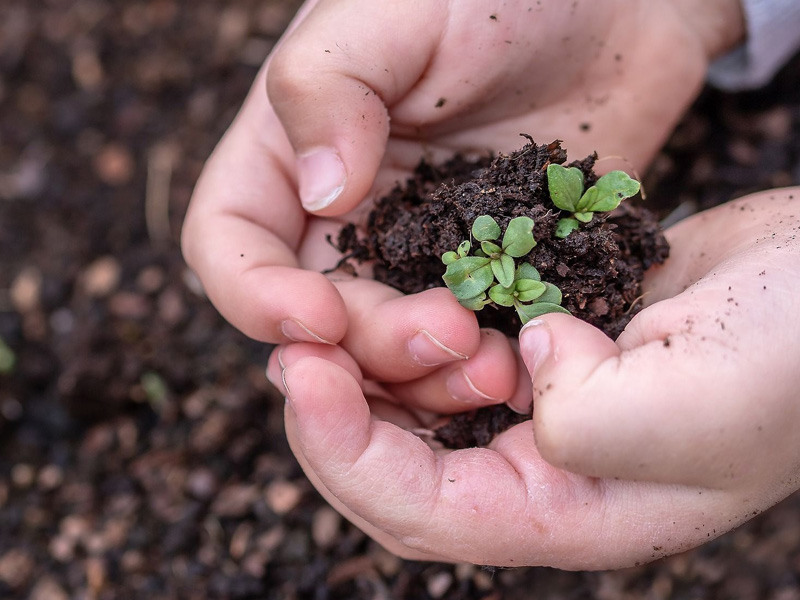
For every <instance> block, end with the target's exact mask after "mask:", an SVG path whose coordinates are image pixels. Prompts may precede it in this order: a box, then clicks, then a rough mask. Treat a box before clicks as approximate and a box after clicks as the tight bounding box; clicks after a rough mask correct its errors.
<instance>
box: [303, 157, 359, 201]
mask: <svg viewBox="0 0 800 600" xmlns="http://www.w3.org/2000/svg"><path fill="white" fill-rule="evenodd" d="M297 180H298V187H299V188H300V201H301V202H302V203H303V207H304V208H305V209H306V210H311V211H313V210H320V209H323V208H325V207H326V206H328V205H329V204H330V203H331V202H333V201H334V200H336V198H338V197H339V194H341V193H342V190H343V189H344V183H345V181H346V180H347V172H346V171H345V169H344V163H342V159H341V158H339V153H338V152H336V150H334V149H333V148H317V149H316V150H312V151H311V152H308V153H306V154H303V155H302V156H300V157H299V158H298V159H297Z"/></svg>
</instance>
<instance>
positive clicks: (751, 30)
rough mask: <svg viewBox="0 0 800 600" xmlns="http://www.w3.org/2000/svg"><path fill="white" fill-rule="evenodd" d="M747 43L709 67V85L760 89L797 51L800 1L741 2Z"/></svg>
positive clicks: (750, 0) (799, 27)
mask: <svg viewBox="0 0 800 600" xmlns="http://www.w3.org/2000/svg"><path fill="white" fill-rule="evenodd" d="M742 8H743V9H744V15H745V21H746V25H747V40H746V42H745V43H744V44H742V45H741V46H739V47H737V48H735V49H734V50H733V51H731V52H730V53H728V54H726V55H725V56H722V57H720V58H719V59H717V60H716V61H714V62H713V63H712V64H711V66H710V67H709V71H708V81H709V83H711V85H714V86H716V87H718V88H722V89H725V90H729V91H739V90H748V89H755V88H759V87H762V86H764V85H766V84H767V83H769V82H770V80H771V79H772V77H773V76H774V75H775V73H777V71H778V70H779V69H780V68H781V67H782V66H783V65H784V64H785V63H786V62H787V61H788V60H789V59H790V58H791V57H792V56H793V55H794V53H795V52H796V51H797V50H798V48H800V0H742Z"/></svg>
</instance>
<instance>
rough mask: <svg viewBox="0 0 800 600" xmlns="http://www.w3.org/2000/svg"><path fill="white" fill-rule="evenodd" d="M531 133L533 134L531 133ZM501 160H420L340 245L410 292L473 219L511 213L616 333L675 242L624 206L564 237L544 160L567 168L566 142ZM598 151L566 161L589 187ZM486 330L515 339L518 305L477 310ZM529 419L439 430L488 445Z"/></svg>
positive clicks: (570, 305) (568, 287)
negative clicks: (647, 275)
mask: <svg viewBox="0 0 800 600" xmlns="http://www.w3.org/2000/svg"><path fill="white" fill-rule="evenodd" d="M526 137H527V136H526ZM528 139H529V142H530V143H528V144H526V145H525V146H524V147H523V148H522V149H521V150H518V151H516V152H513V153H512V154H511V155H508V156H507V155H503V154H501V155H499V156H497V157H496V158H492V157H484V158H479V159H476V160H468V159H466V158H464V157H462V156H456V157H455V158H453V159H452V160H450V161H448V162H446V163H444V164H443V165H441V166H433V165H430V164H428V163H427V162H424V161H423V162H421V163H420V164H419V166H418V167H417V169H416V170H415V172H414V175H413V177H412V178H411V179H409V180H408V181H406V182H405V183H403V184H398V185H397V186H396V187H395V188H394V189H393V190H392V191H391V192H389V193H388V194H387V195H386V196H385V197H383V198H381V199H380V200H379V201H378V202H377V203H376V206H375V208H374V209H373V210H372V212H371V213H370V215H369V217H368V220H367V224H366V228H365V230H364V231H363V233H362V234H359V232H358V231H357V230H356V228H355V226H354V225H348V226H346V227H344V228H343V229H342V231H341V232H340V235H339V238H338V241H337V246H338V248H339V250H340V251H341V252H343V253H344V254H345V259H344V260H345V262H346V261H347V260H357V261H359V262H364V261H374V277H375V279H377V280H378V281H381V282H383V283H386V284H388V285H391V286H392V287H395V288H397V289H399V290H400V291H402V292H405V293H407V294H412V293H416V292H421V291H423V290H426V289H429V288H433V287H440V286H443V285H444V282H443V281H442V275H443V274H444V271H445V266H444V265H443V264H442V262H441V258H440V257H441V255H442V254H443V253H444V252H447V251H449V250H455V249H456V248H457V247H458V244H459V243H460V242H461V241H462V240H465V239H470V231H471V227H472V223H473V222H474V221H475V219H476V218H477V217H478V216H480V215H487V214H488V215H491V216H492V217H494V219H495V220H496V221H497V222H498V224H499V225H500V227H501V228H502V229H503V230H505V228H506V226H507V225H508V222H509V221H510V220H511V219H513V218H514V217H519V216H527V217H531V218H532V219H533V221H534V229H533V234H534V238H535V239H536V241H537V245H536V247H535V248H534V249H533V250H532V252H531V253H530V254H529V255H528V256H526V257H525V258H524V260H527V261H528V262H530V263H531V264H532V265H533V266H534V267H536V269H537V270H538V271H539V273H540V274H541V276H542V281H546V282H549V283H552V284H553V285H555V286H557V287H558V288H559V289H560V290H561V292H562V294H563V302H562V305H563V306H564V307H565V308H566V309H567V310H569V311H570V312H571V313H572V314H573V315H575V316H576V317H578V318H580V319H583V320H584V321H587V322H588V323H590V324H592V325H594V326H596V327H598V328H600V329H601V330H602V331H604V332H605V333H606V334H607V335H608V336H610V337H612V338H615V337H616V336H618V335H619V334H620V333H621V332H622V330H623V329H624V328H625V326H626V325H627V324H628V322H629V321H630V320H631V318H632V317H633V315H634V314H635V313H636V312H637V310H638V306H637V300H638V299H639V298H640V296H641V293H642V291H641V282H642V278H643V276H644V272H645V271H646V270H647V269H648V268H649V267H650V266H651V265H653V264H657V263H662V262H664V260H666V258H667V256H668V254H669V246H668V244H667V241H666V239H665V238H664V235H663V234H662V232H661V229H660V227H659V225H658V221H657V219H656V217H655V216H654V215H653V213H651V212H650V211H648V210H647V209H645V208H642V207H639V206H636V205H632V204H630V203H624V204H623V205H621V206H620V207H619V208H618V209H617V210H615V211H614V212H612V213H607V214H604V213H596V214H595V216H594V218H593V219H592V221H591V222H589V223H588V224H586V225H582V226H581V227H580V229H578V230H577V231H574V232H573V233H571V234H570V235H569V236H567V238H566V239H560V238H557V237H556V236H555V230H556V226H557V224H558V221H559V219H560V218H561V217H562V216H566V214H562V213H561V211H560V210H558V209H557V208H556V207H555V206H554V205H553V203H552V201H551V199H550V195H549V191H548V187H547V176H546V170H547V166H548V165H549V164H551V163H558V164H564V163H566V161H567V154H566V152H565V151H564V149H563V148H562V147H561V144H560V142H559V141H555V142H553V143H551V144H548V145H541V146H540V145H537V144H535V143H534V142H533V140H532V139H530V138H528ZM596 159H597V155H596V154H594V155H592V156H589V157H587V158H585V159H583V160H580V161H575V162H572V163H570V164H569V165H568V166H572V167H577V168H579V169H580V170H581V171H582V172H583V175H584V180H585V182H586V186H587V187H588V186H590V185H593V184H594V183H595V182H596V181H597V175H596V174H595V173H594V170H593V168H594V163H595V161H596ZM476 314H477V317H478V322H479V323H480V325H481V326H482V327H494V328H496V329H499V330H500V331H502V332H504V333H506V334H507V335H509V336H516V335H517V333H518V332H519V329H520V327H521V323H520V320H519V317H518V316H517V314H516V311H515V310H514V309H513V308H504V307H498V308H495V307H494V306H489V307H486V308H484V309H483V310H481V311H479V312H478V313H476ZM522 419H524V417H521V416H519V415H516V414H515V413H513V412H511V411H510V410H509V409H507V408H506V407H490V408H488V409H482V410H481V411H473V412H471V413H464V414H462V415H457V416H456V417H454V419H453V420H451V422H450V423H449V424H448V425H446V426H444V427H442V428H440V429H438V430H437V438H438V439H439V440H440V441H442V442H443V443H444V444H445V445H446V446H448V447H455V448H463V447H469V446H475V445H486V444H487V443H488V442H489V441H491V439H492V438H493V437H494V436H495V435H496V434H497V433H499V432H501V431H504V430H505V429H507V428H508V427H509V426H511V425H513V424H515V423H518V422H520V421H521V420H522Z"/></svg>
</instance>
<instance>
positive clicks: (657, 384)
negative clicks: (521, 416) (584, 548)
mask: <svg viewBox="0 0 800 600" xmlns="http://www.w3.org/2000/svg"><path fill="white" fill-rule="evenodd" d="M787 194H788V193H787ZM778 196H779V195H775V194H773V198H772V199H771V200H770V201H769V202H767V203H761V204H758V202H759V199H758V198H755V197H751V198H749V199H746V200H745V201H744V202H743V203H742V202H740V203H735V204H733V205H732V206H725V207H721V208H719V209H716V210H715V211H714V212H712V213H708V214H705V215H701V216H698V217H697V218H695V219H692V220H690V221H688V222H687V223H685V224H683V225H682V226H681V227H680V228H679V229H678V230H676V232H674V233H673V238H672V241H673V242H674V243H673V248H674V250H675V251H676V252H675V257H674V260H675V264H673V265H669V264H668V265H667V266H666V267H665V269H668V270H672V274H681V273H682V274H683V275H684V277H685V279H680V278H679V281H680V282H681V284H680V287H679V289H683V290H684V291H682V292H681V293H679V294H678V295H677V296H675V297H673V298H667V299H664V300H661V301H659V302H656V303H655V304H653V305H651V306H649V307H647V308H646V309H645V310H644V311H642V312H641V313H639V314H638V315H637V316H636V317H635V318H634V319H633V321H632V322H631V323H630V325H629V326H628V328H627V329H626V331H625V332H624V333H623V334H622V335H621V336H620V338H619V340H618V343H617V344H614V343H613V342H612V341H611V340H609V339H607V338H605V337H604V336H603V335H602V334H601V333H600V332H599V331H597V330H595V329H593V328H591V327H590V326H588V325H587V324H585V323H583V322H580V321H578V320H577V319H574V318H572V317H568V316H564V315H545V316H544V317H542V318H541V319H540V320H538V321H537V322H534V323H533V324H529V326H527V327H526V328H524V329H523V331H522V333H521V336H520V348H521V352H522V355H523V357H524V358H525V359H526V364H527V365H528V367H529V369H530V370H531V372H532V373H533V382H534V397H535V401H534V405H535V408H534V423H535V428H536V442H537V445H538V447H539V450H540V452H541V453H542V455H543V456H544V457H545V458H546V459H547V460H548V461H550V462H552V464H554V465H557V466H559V467H562V468H564V469H569V470H572V471H575V472H580V473H583V474H587V475H592V476H596V477H623V478H628V479H637V480H651V481H661V482H669V483H684V484H699V485H708V486H715V487H720V488H724V487H727V488H730V487H733V486H739V487H741V486H749V487H755V486H758V485H759V484H762V483H763V482H764V479H765V478H768V477H773V476H774V474H775V471H776V469H778V470H780V469H784V470H785V467H782V466H780V465H789V464H794V458H793V457H792V454H791V453H792V451H791V450H787V448H788V449H791V448H796V447H797V446H796V445H795V444H797V443H800V436H798V433H797V427H796V423H797V422H798V419H800V408H798V406H797V403H796V387H797V385H798V384H800V381H798V377H797V375H796V374H797V369H796V355H794V354H793V353H792V352H787V351H786V349H787V348H793V347H794V344H795V342H796V337H795V332H794V330H793V329H792V328H791V326H785V325H782V324H781V323H782V322H781V317H780V315H792V314H794V310H795V308H793V306H794V305H793V300H792V297H793V296H792V294H791V291H790V290H791V289H792V288H793V286H795V285H796V284H794V283H792V282H793V281H796V277H797V276H798V275H800V272H799V271H800V269H798V263H797V262H796V261H795V260H794V258H793V257H792V256H791V253H792V252H794V251H796V250H792V245H791V244H793V241H792V239H791V236H792V235H793V234H792V232H791V228H792V227H793V226H796V225H797V217H796V216H795V217H792V215H793V214H794V212H795V211H794V209H789V208H787V206H788V205H786V204H782V203H781V202H780V198H779V197H778ZM761 199H762V200H763V199H764V198H761ZM743 206H744V207H749V208H753V209H754V212H753V213H750V212H748V214H747V218H746V219H745V220H744V221H743V223H744V224H743V225H740V226H735V223H736V222H739V223H742V222H741V221H738V218H737V220H734V221H731V220H729V219H728V218H727V217H726V215H730V214H738V213H739V212H740V208H741V207H743ZM749 208H748V210H749ZM795 208H796V207H795ZM759 223H760V225H759ZM776 225H777V227H776ZM782 229H783V231H782ZM773 236H775V237H773ZM698 239H700V240H709V241H708V242H707V243H705V244H703V243H700V244H698V245H692V244H691V240H698ZM774 240H777V241H774ZM681 242H682V243H681ZM698 246H699V247H698ZM698 253H699V255H700V258H703V257H704V256H705V255H710V258H709V259H708V260H709V261H710V263H711V264H710V265H708V266H707V269H709V270H708V272H706V273H703V272H702V269H698V267H697V265H696V264H694V263H695V262H696V261H695V260H693V259H692V256H695V257H697V256H698ZM671 260H673V259H671ZM762 274H763V277H762ZM693 278H699V279H696V280H695V281H694V282H692V279H693ZM664 289H669V287H668V285H666V284H665V285H663V287H662V293H663V290H664ZM768 439H781V440H782V441H783V442H785V444H783V443H782V444H781V446H780V448H774V449H772V450H771V451H770V452H769V453H761V452H757V451H756V449H757V448H760V447H763V446H764V445H765V444H768V443H769V442H768V441H767V440H768ZM775 465H779V466H777V467H776V466H775Z"/></svg>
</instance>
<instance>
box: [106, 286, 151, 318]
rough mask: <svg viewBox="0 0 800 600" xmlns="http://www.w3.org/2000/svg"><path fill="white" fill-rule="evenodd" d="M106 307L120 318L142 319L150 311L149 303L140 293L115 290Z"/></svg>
mask: <svg viewBox="0 0 800 600" xmlns="http://www.w3.org/2000/svg"><path fill="white" fill-rule="evenodd" d="M108 309H109V310H110V311H111V314H112V315H114V316H115V317H119V318H121V319H142V318H144V317H146V316H147V315H148V314H149V313H150V303H149V302H148V301H147V298H145V297H144V296H142V295H141V294H136V293H134V292H117V293H116V294H114V295H113V296H112V297H111V299H110V300H109V302H108Z"/></svg>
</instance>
